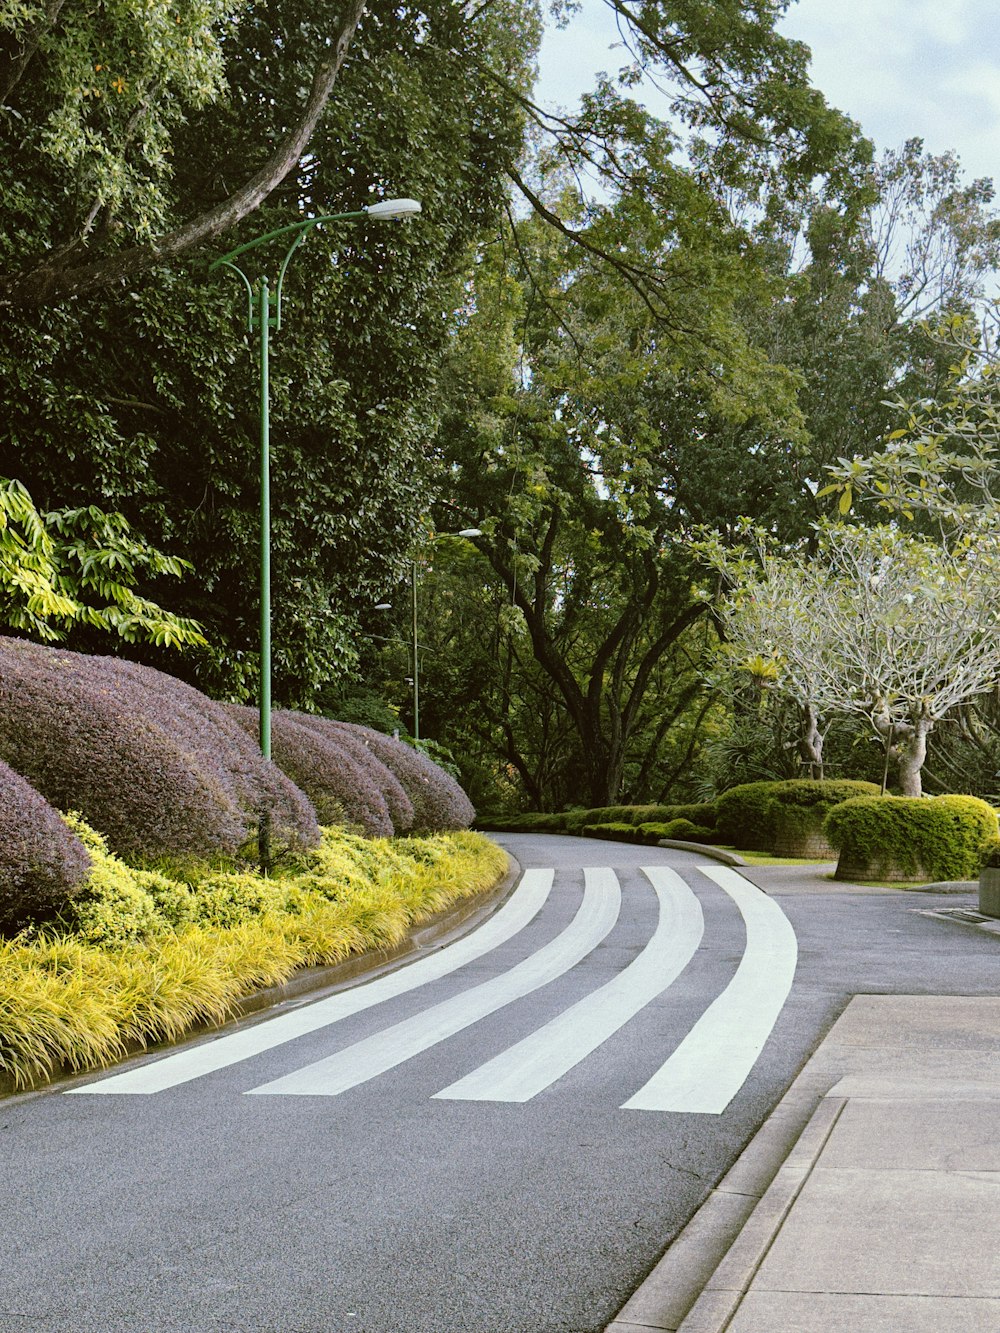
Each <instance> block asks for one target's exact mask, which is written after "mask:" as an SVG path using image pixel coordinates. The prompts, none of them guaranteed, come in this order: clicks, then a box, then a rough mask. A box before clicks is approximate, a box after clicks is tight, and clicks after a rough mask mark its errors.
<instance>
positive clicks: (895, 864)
mask: <svg viewBox="0 0 1000 1333" xmlns="http://www.w3.org/2000/svg"><path fill="white" fill-rule="evenodd" d="M825 830H826V835H827V837H828V838H829V839H830V842H831V843H832V844H833V846H834V847H835V848H837V850H838V851H839V852H840V859H839V861H838V863H837V870H836V873H835V878H836V879H847V880H849V879H880V880H904V879H923V880H949V879H957V880H961V879H975V877H976V876H977V875H978V874H979V868H980V864H981V862H982V858H983V856H984V854H988V852H989V850H990V848H991V847H992V846H993V844H994V843H995V842H996V839H997V815H996V811H995V810H992V809H991V808H990V807H989V806H988V805H987V804H986V802H985V801H980V800H978V799H977V798H976V797H974V796H934V797H931V798H924V797H904V796H875V797H872V796H857V797H853V798H852V799H850V800H847V801H844V802H842V804H840V805H837V806H835V807H834V808H833V809H832V810H831V811H830V813H829V814H828V815H827V817H826V825H825Z"/></svg>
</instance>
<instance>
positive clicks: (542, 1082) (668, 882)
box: [435, 866, 705, 1102]
mask: <svg viewBox="0 0 1000 1333" xmlns="http://www.w3.org/2000/svg"><path fill="white" fill-rule="evenodd" d="M643 874H644V875H645V876H646V877H647V879H648V880H649V881H650V883H651V884H652V885H653V888H654V889H655V890H656V895H657V898H658V899H659V904H660V915H659V920H658V922H657V926H656V930H655V931H654V932H653V934H652V936H651V937H650V939H649V942H648V943H647V944H646V946H645V948H644V949H643V951H642V953H641V954H639V956H638V958H635V959H633V961H632V962H631V963H629V965H628V967H626V968H624V969H623V970H622V971H621V972H620V973H619V974H618V976H616V977H614V978H613V979H612V980H611V981H609V982H607V984H606V985H604V986H601V987H599V988H598V989H597V990H595V991H592V992H591V993H590V994H589V995H587V996H585V997H584V998H583V999H582V1000H580V1001H579V1002H578V1003H577V1004H574V1005H572V1006H571V1007H570V1008H569V1009H566V1010H564V1011H563V1013H561V1014H559V1015H558V1017H556V1018H554V1019H552V1021H551V1022H549V1023H546V1024H545V1026H544V1027H540V1028H539V1029H538V1030H537V1031H536V1032H533V1033H532V1034H531V1035H530V1036H529V1037H526V1038H525V1039H524V1040H523V1041H519V1042H517V1043H516V1045H514V1046H511V1047H509V1048H508V1049H507V1050H506V1051H502V1052H501V1053H500V1054H499V1055H498V1056H496V1058H495V1059H493V1060H489V1061H487V1063H486V1064H483V1065H480V1066H479V1068H478V1069H474V1070H473V1071H472V1073H471V1074H467V1075H466V1077H465V1078H461V1079H459V1080H458V1081H457V1082H456V1083H452V1084H451V1085H450V1086H449V1087H447V1088H444V1089H443V1090H442V1091H441V1092H438V1093H435V1096H436V1097H441V1098H445V1099H448V1100H457V1101H489V1102H526V1101H529V1100H530V1099H531V1098H532V1097H534V1096H535V1095H536V1094H537V1093H539V1092H542V1091H543V1090H544V1089H545V1088H548V1087H550V1086H551V1085H552V1084H553V1083H555V1081H556V1080H557V1079H559V1078H562V1076H563V1075H564V1074H566V1073H568V1072H569V1070H571V1069H572V1068H573V1067H574V1066H575V1065H577V1064H579V1063H580V1061H581V1060H583V1059H585V1058H586V1056H588V1055H590V1054H591V1052H592V1051H595V1050H596V1049H597V1047H598V1046H600V1045H602V1043H604V1042H605V1041H607V1040H608V1038H609V1037H612V1036H613V1035H614V1034H615V1033H616V1032H617V1031H618V1029H619V1028H621V1027H624V1025H625V1024H626V1023H627V1022H628V1021H629V1019H630V1018H632V1017H634V1016H635V1015H636V1014H637V1013H638V1012H639V1011H640V1010H641V1009H643V1008H645V1006H646V1005H647V1004H649V1002H650V1001H651V1000H654V999H655V998H656V997H657V996H658V995H660V994H661V993H662V992H663V991H665V990H666V989H667V987H668V986H670V985H672V983H673V982H674V981H676V979H677V978H678V977H679V976H680V974H681V972H683V970H684V968H685V967H686V966H687V965H688V963H689V962H690V960H691V958H692V956H693V954H694V952H695V950H696V949H697V948H698V945H699V944H700V943H701V937H702V935H703V933H704V930H705V920H704V917H703V916H702V911H701V904H700V903H699V902H698V899H697V898H696V897H695V895H694V892H693V891H692V890H691V888H690V887H689V886H688V885H687V884H685V882H684V880H683V879H681V877H680V875H678V874H677V872H676V871H675V870H671V869H669V868H668V867H667V866H652V867H649V868H645V869H644V870H643Z"/></svg>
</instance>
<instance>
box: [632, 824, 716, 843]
mask: <svg viewBox="0 0 1000 1333" xmlns="http://www.w3.org/2000/svg"><path fill="white" fill-rule="evenodd" d="M639 832H640V833H642V834H644V835H645V837H646V839H647V841H649V842H658V841H659V840H660V838H669V839H671V840H672V841H674V842H712V841H713V839H714V838H715V834H714V833H713V831H712V830H711V829H709V828H706V827H705V826H704V824H695V823H692V821H691V820H690V819H669V820H667V822H666V823H665V824H658V823H650V824H640V825H639Z"/></svg>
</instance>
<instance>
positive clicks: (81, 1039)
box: [0, 816, 507, 1087]
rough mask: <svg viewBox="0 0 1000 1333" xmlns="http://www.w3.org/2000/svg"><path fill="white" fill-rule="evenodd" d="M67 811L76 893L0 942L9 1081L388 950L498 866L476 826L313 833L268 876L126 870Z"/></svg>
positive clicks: (2, 1046)
mask: <svg viewBox="0 0 1000 1333" xmlns="http://www.w3.org/2000/svg"><path fill="white" fill-rule="evenodd" d="M69 822H70V823H71V824H72V826H73V828H74V829H75V830H76V832H77V834H78V836H79V838H80V840H81V842H83V843H84V844H85V846H86V849H87V851H88V852H89V854H90V856H91V859H92V862H93V868H92V870H91V873H90V875H89V877H88V880H87V882H86V884H85V886H84V889H83V891H82V892H81V894H80V895H79V896H78V897H77V898H75V899H73V900H72V901H71V902H70V903H69V904H67V906H66V908H65V910H64V912H63V914H62V917H61V918H60V919H59V921H58V922H57V923H55V925H53V926H50V927H44V928H41V929H37V930H36V931H35V932H34V934H33V935H28V934H22V935H21V936H20V937H18V938H17V939H13V940H0V1074H6V1075H7V1076H8V1077H9V1078H10V1079H12V1080H13V1082H14V1083H15V1085H16V1086H18V1087H29V1086H31V1085H32V1084H34V1083H37V1082H39V1081H41V1080H44V1079H46V1078H48V1077H51V1076H52V1074H53V1073H54V1072H56V1071H58V1070H60V1069H63V1070H84V1069H94V1068H100V1067H102V1066H106V1065H108V1064H111V1063H113V1062H114V1061H116V1060H119V1059H121V1058H122V1056H124V1055H125V1054H127V1053H128V1052H129V1051H134V1050H137V1049H141V1048H142V1047H143V1046H145V1045H147V1044H149V1043H152V1042H161V1041H173V1040H176V1039H177V1038H179V1037H181V1036H183V1035H184V1033H185V1032H188V1031H190V1029H191V1028H192V1027H194V1026H195V1025H197V1024H206V1023H207V1024H218V1023H221V1022H223V1021H224V1020H225V1019H226V1018H228V1017H229V1016H231V1015H232V1014H233V1012H234V1011H235V1009H236V1006H237V1003H238V1001H239V1000H240V999H241V998H242V997H244V996H246V995H248V994H249V993H251V992H252V991H253V990H255V989H259V988H260V987H262V986H273V985H277V984H279V983H281V982H284V981H287V980H288V978H289V977H291V976H292V975H293V973H294V972H295V971H296V970H297V969H299V968H301V967H305V966H316V965H321V964H331V963H338V962H341V961H342V960H343V959H345V958H348V957H349V956H351V955H352V954H359V953H363V952H364V951H366V950H372V949H382V948H390V947H392V946H393V945H396V944H398V943H399V942H400V941H401V940H402V939H403V938H404V937H405V935H406V933H407V931H408V930H409V929H410V928H411V927H412V926H413V925H416V924H417V923H419V922H420V921H422V920H426V919H427V918H428V917H429V916H431V915H433V914H434V913H435V912H438V911H440V910H442V909H443V908H446V907H448V906H450V905H451V904H452V903H454V902H456V901H458V900H459V899H461V898H464V897H467V896H469V895H471V894H475V893H479V892H481V891H483V890H485V889H488V888H491V887H492V886H493V885H494V884H495V883H496V882H497V881H498V879H499V878H500V877H501V876H502V875H503V874H504V873H505V871H506V867H507V860H506V856H505V854H504V852H503V851H502V850H501V849H500V848H499V847H497V846H496V845H495V844H494V843H491V842H489V841H488V840H487V839H485V838H482V837H481V836H480V835H478V834H471V833H455V834H444V835H438V836H434V837H429V838H412V839H406V840H404V841H401V842H397V841H389V840H383V839H372V838H364V837H356V836H353V835H351V834H347V833H344V832H343V830H340V829H324V830H323V834H322V839H321V842H320V844H319V845H318V846H317V847H316V848H315V849H311V850H308V851H305V852H303V853H301V854H300V855H299V857H298V858H297V859H295V860H292V859H289V860H286V861H285V862H284V863H283V864H282V865H281V866H280V867H278V868H277V870H276V872H275V873H274V874H273V875H272V876H270V877H264V876H260V875H255V874H251V873H247V872H242V871H235V870H234V871H226V870H220V869H219V868H218V867H213V866H211V865H209V864H205V865H202V866H190V865H189V867H188V870H187V872H186V873H187V879H185V880H179V879H174V878H173V877H172V875H171V874H170V873H169V872H166V871H164V872H162V873H161V872H152V871H148V870H141V869H135V868H134V867H132V866H129V865H128V864H126V863H125V862H124V861H123V860H121V859H120V858H118V857H116V856H115V855H114V854H113V852H111V851H109V850H108V847H107V844H106V842H105V841H104V839H103V838H102V837H101V836H100V835H98V834H96V833H95V832H94V831H93V830H92V829H90V828H89V827H88V826H87V825H86V824H84V823H83V822H82V821H81V820H80V819H79V818H78V817H76V816H72V817H70V820H69ZM67 831H68V830H67Z"/></svg>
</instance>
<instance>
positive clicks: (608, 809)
mask: <svg viewBox="0 0 1000 1333" xmlns="http://www.w3.org/2000/svg"><path fill="white" fill-rule="evenodd" d="M678 819H683V820H686V821H688V822H689V823H690V824H692V825H697V826H698V827H700V828H703V829H705V830H709V829H713V828H714V827H715V806H714V805H713V804H711V803H709V802H700V803H688V804H686V805H606V806H596V807H594V808H593V809H590V810H563V811H559V812H557V813H547V814H526V815H504V814H493V815H489V814H487V815H479V816H477V818H476V823H475V827H476V828H477V829H481V830H484V831H487V832H490V833H572V834H577V835H579V834H581V833H582V832H583V830H584V829H585V828H586V827H588V826H597V825H608V824H620V825H622V827H624V828H639V827H641V826H642V825H643V824H670V823H672V822H674V821H676V820H678ZM661 836H667V835H661Z"/></svg>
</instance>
